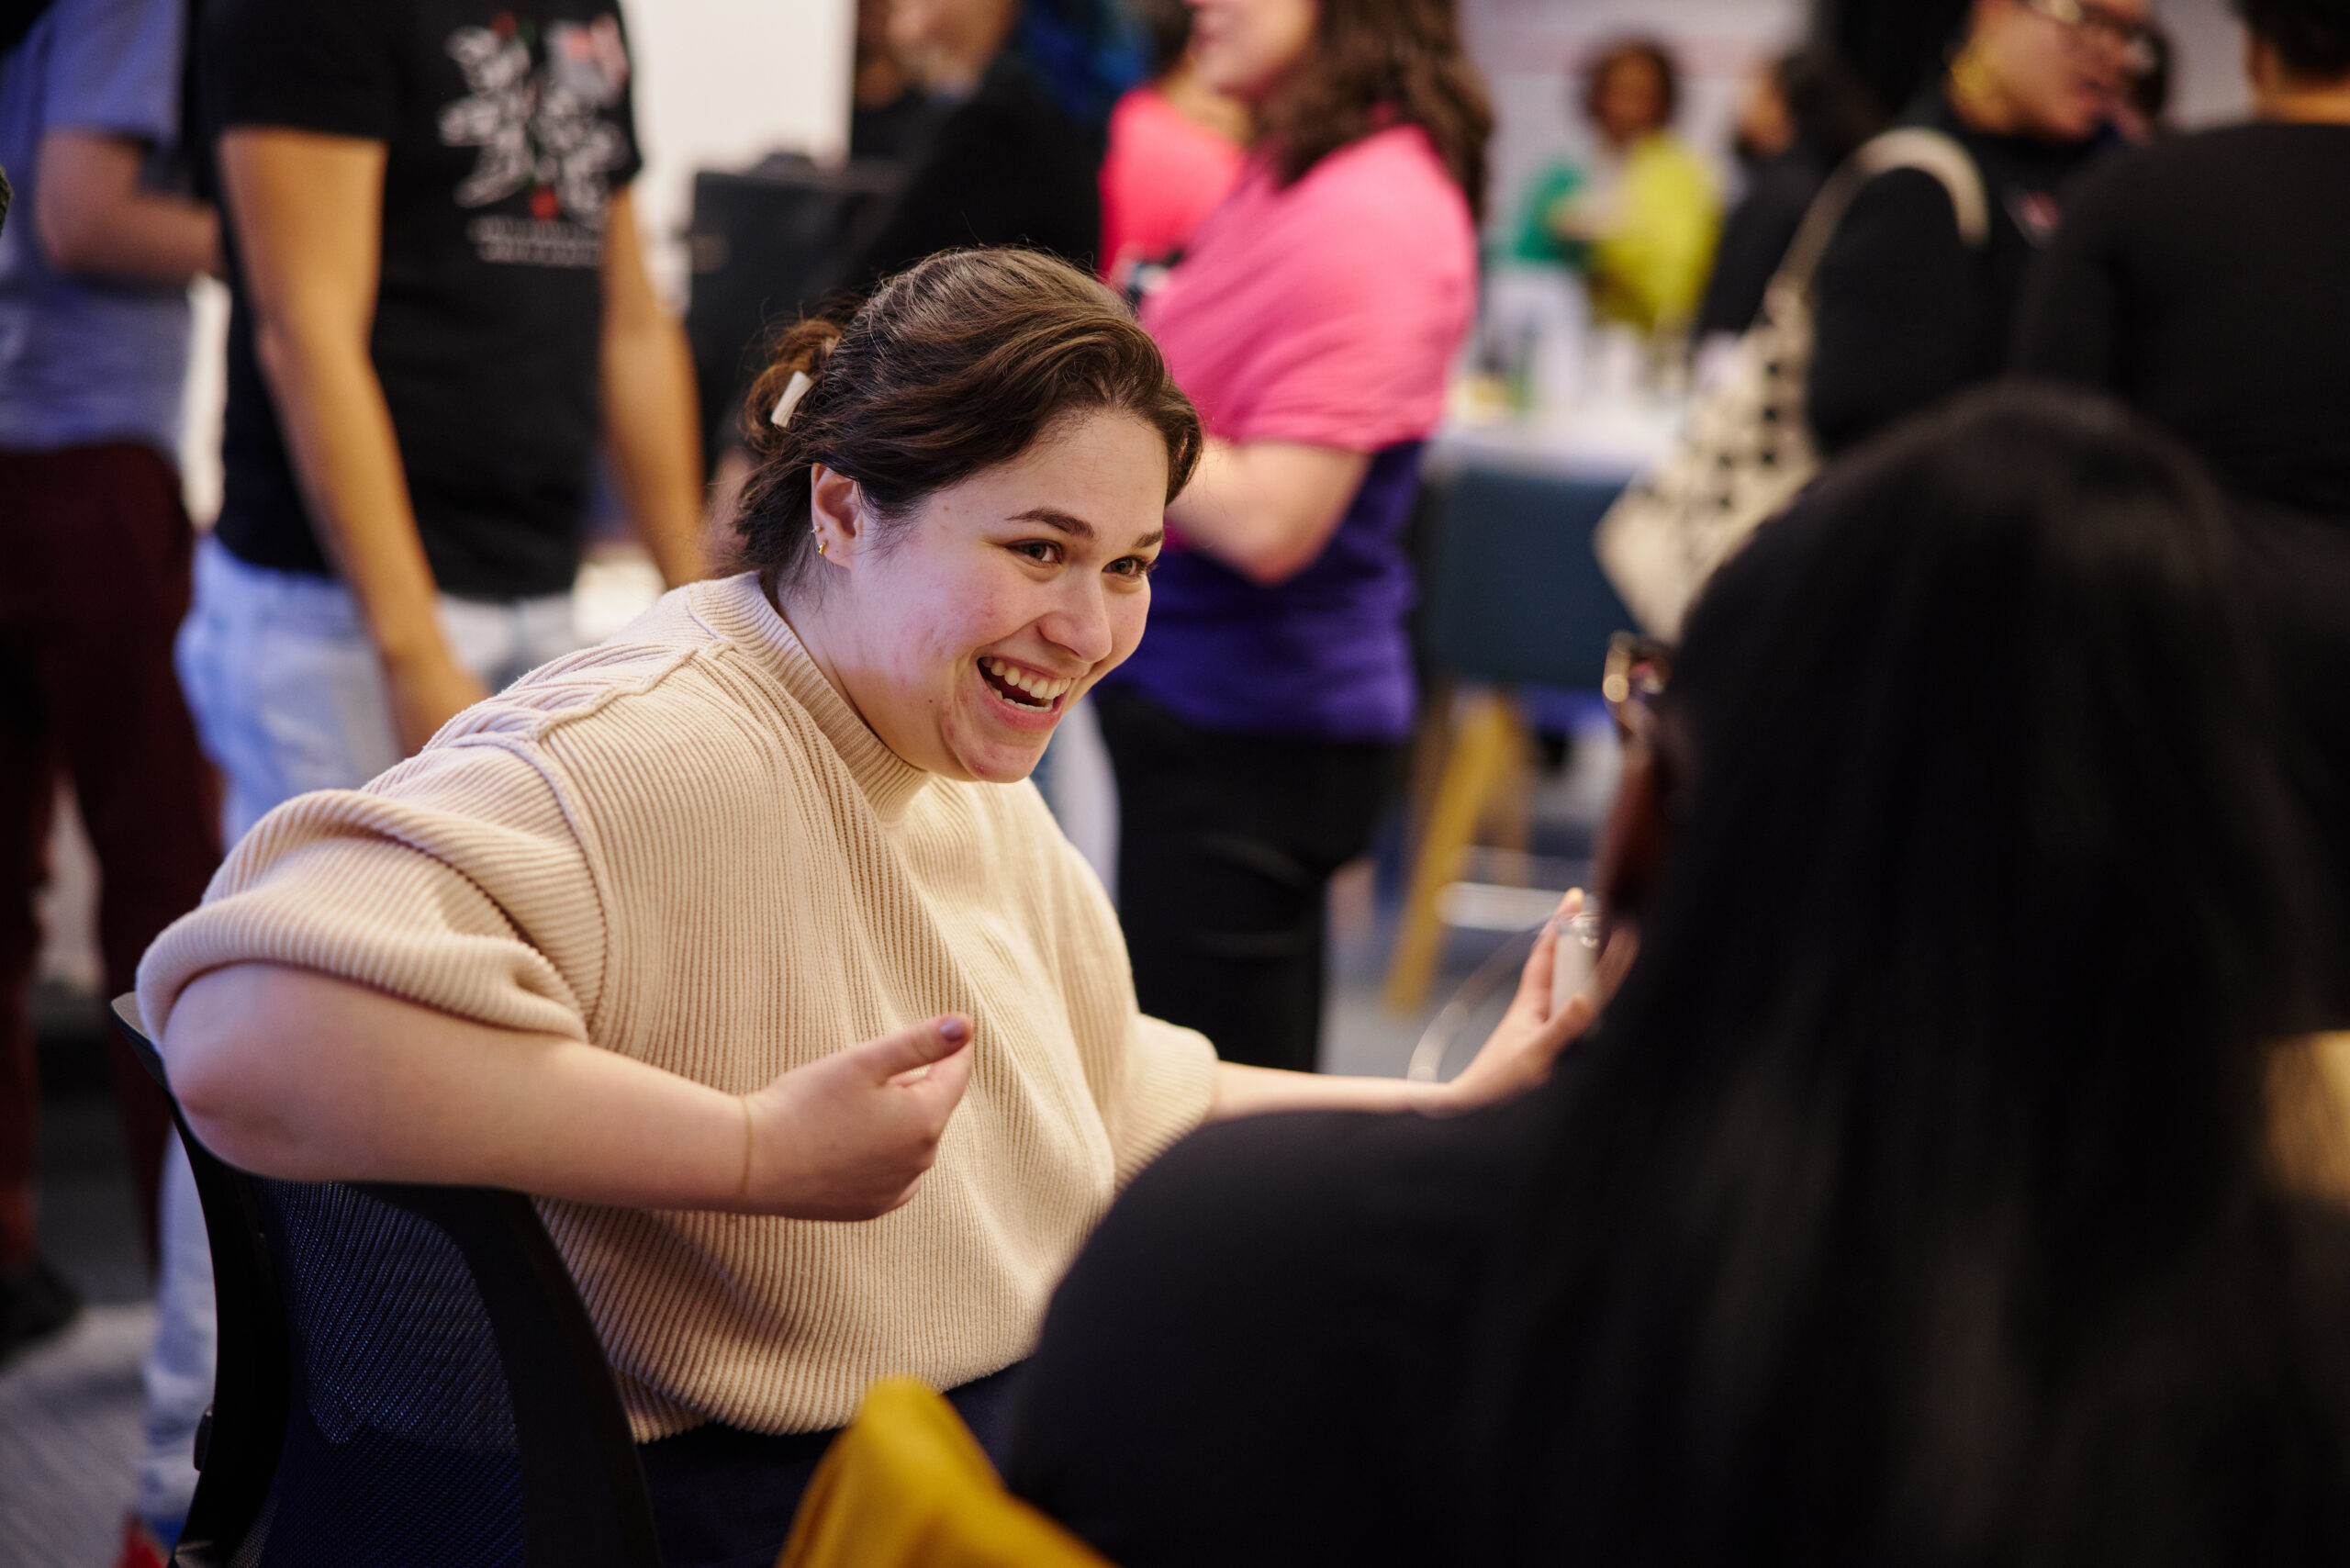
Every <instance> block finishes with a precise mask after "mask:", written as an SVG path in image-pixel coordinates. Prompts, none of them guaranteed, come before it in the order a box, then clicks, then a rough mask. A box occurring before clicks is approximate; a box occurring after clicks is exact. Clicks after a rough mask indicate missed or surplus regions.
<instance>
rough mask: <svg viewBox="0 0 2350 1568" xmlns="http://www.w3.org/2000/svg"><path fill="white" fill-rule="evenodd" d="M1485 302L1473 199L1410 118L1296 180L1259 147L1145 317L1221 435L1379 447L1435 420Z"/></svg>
mask: <svg viewBox="0 0 2350 1568" xmlns="http://www.w3.org/2000/svg"><path fill="white" fill-rule="evenodd" d="M1476 300H1477V234H1476V228H1475V225H1474V224H1473V223H1472V221H1471V220H1470V217H1469V203H1468V199H1467V198H1466V197H1465V196H1462V195H1461V192H1460V187H1459V186H1458V185H1454V184H1453V183H1452V180H1451V177H1450V176H1449V174H1447V173H1446V171H1445V167H1444V163H1443V161H1442V160H1441V159H1439V158H1438V156H1437V151H1436V148H1435V146H1434V145H1433V144H1432V143H1431V142H1430V141H1429V140H1428V138H1427V133H1426V132H1425V131H1423V130H1421V129H1419V127H1417V126H1411V125H1404V126H1393V127H1390V128H1389V129H1385V130H1382V131H1378V132H1375V133H1373V134H1372V135H1370V136H1367V137H1365V138H1363V139H1362V140H1360V141H1357V142H1354V143H1353V144H1351V145H1349V146H1347V147H1342V148H1340V149H1339V150H1338V151H1336V152H1333V153H1331V154H1330V155H1329V156H1327V157H1326V158H1324V159H1323V160H1322V161H1321V162H1318V163H1316V164H1315V165H1314V167H1313V168H1311V169H1309V170H1307V171H1306V173H1305V176H1304V178H1303V179H1301V180H1299V181H1298V182H1297V183H1296V184H1295V185H1291V186H1289V187H1288V188H1287V189H1282V188H1281V185H1279V183H1278V181H1277V179H1276V176H1275V174H1274V172H1273V170H1272V169H1271V167H1270V165H1269V164H1267V163H1266V162H1264V161H1263V160H1261V159H1259V160H1252V161H1251V162H1249V164H1248V168H1247V170H1246V172H1244V173H1243V174H1242V175H1241V178H1240V184H1239V185H1237V186H1236V187H1235V188H1234V189H1233V192H1232V194H1231V195H1230V196H1227V197H1225V201H1224V204H1223V205H1222V206H1221V207H1217V208H1216V209H1215V210H1214V212H1212V213H1210V214H1209V215H1208V218H1207V219H1206V221H1205V222H1203V223H1202V224H1201V225H1200V229H1199V232H1198V233H1197V234H1196V235H1194V236H1193V237H1192V247H1191V250H1190V251H1189V252H1188V253H1186V254H1185V256H1184V258H1183V260H1182V263H1181V264H1180V265H1179V266H1177V267H1176V268H1175V270H1174V271H1173V272H1172V273H1171V274H1169V276H1168V279H1167V283H1166V286H1164V287H1163V288H1161V289H1160V290H1159V291H1158V293H1156V294H1154V295H1152V296H1151V297H1150V298H1149V299H1147V301H1145V302H1144V305H1143V311H1142V319H1143V324H1144V325H1145V326H1147V327H1148V328H1149V329H1150V331H1151V335H1152V336H1153V337H1155V338H1157V339H1158V345H1159V348H1160V349H1161V350H1162V351H1163V352H1164V353H1165V354H1166V356H1167V364H1168V367H1169V369H1170V370H1172V371H1173V372H1174V375H1175V381H1176V384H1177V385H1178V386H1181V387H1182V388H1183V390H1184V391H1185V392H1187V393H1189V394H1191V398H1192V402H1194V403H1196V404H1198V405H1199V409H1200V416H1201V418H1202V419H1203V420H1205V421H1206V424H1207V428H1208V431H1209V433H1210V434H1212V435H1217V436H1222V437H1224V438H1225V439H1226V440H1228V441H1294V442H1307V443H1310V444H1313V445H1316V446H1335V447H1341V448H1344V449H1346V450H1348V451H1350V452H1377V451H1379V450H1380V449H1381V448H1382V447H1387V446H1392V445H1393V444H1395V443H1396V442H1405V441H1421V440H1425V439H1426V438H1427V436H1428V435H1429V434H1430V433H1432V432H1433V431H1435V429H1436V427H1437V422H1438V419H1439V418H1441V416H1442V414H1443V411H1444V388H1445V379H1446V376H1447V375H1448V374H1449V372H1450V370H1451V367H1452V360H1453V355H1454V354H1455V353H1458V352H1459V350H1460V343H1461V341H1462V339H1463V338H1464V337H1465V336H1466V335H1467V334H1468V330H1469V324H1470V318H1471V316H1472V313H1473V312H1474V310H1475V308H1476Z"/></svg>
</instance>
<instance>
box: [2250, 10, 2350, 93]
mask: <svg viewBox="0 0 2350 1568" xmlns="http://www.w3.org/2000/svg"><path fill="white" fill-rule="evenodd" d="M2234 6H2235V13H2236V15H2237V16H2239V17H2243V18H2244V26H2245V27H2246V28H2250V29H2251V30H2252V36H2253V37H2255V38H2256V39H2260V40H2261V41H2263V42H2264V43H2266V44H2267V45H2268V46H2269V47H2270V48H2272V49H2274V50H2276V51H2277V58H2278V59H2280V60H2282V61H2283V62H2285V68H2286V69H2287V70H2288V71H2290V72H2291V73H2293V74H2294V75H2296V76H2300V77H2303V78H2305V79H2307V80H2310V81H2315V82H2333V81H2339V80H2340V79H2341V78H2343V77H2344V76H2350V0H2234Z"/></svg>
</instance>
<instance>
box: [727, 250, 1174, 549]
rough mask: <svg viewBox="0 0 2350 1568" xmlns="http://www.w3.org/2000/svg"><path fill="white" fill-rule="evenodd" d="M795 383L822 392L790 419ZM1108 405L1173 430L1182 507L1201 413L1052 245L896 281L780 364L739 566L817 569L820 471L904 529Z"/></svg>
mask: <svg viewBox="0 0 2350 1568" xmlns="http://www.w3.org/2000/svg"><path fill="white" fill-rule="evenodd" d="M795 375H804V376H806V377H807V378H808V383H807V385H806V386H805V387H804V389H803V390H802V391H801V393H800V397H799V398H798V400H797V402H796V404H795V405H794V406H793V408H792V409H791V414H790V418H789V421H788V422H787V423H786V424H784V425H782V426H778V425H777V424H776V423H775V421H774V410H775V409H776V408H777V407H778V404H779V403H780V402H781V401H782V400H783V399H784V398H785V397H786V396H787V394H788V393H789V389H790V387H791V386H792V378H793V377H794V376H795ZM1096 409H1108V410H1112V411H1114V412H1120V413H1126V414H1131V415H1133V416H1134V417H1135V418H1136V419H1138V420H1142V421H1143V422H1144V423H1145V424H1147V425H1148V426H1150V428H1151V429H1152V430H1153V431H1156V432H1157V433H1158V438H1159V440H1160V441H1161V442H1163V443H1164V444H1165V446H1166V449H1167V498H1168V499H1169V500H1173V499H1174V498H1175V497H1176V495H1177V494H1178V493H1179V492H1180V491H1181V489H1182V488H1183V487H1184V485H1185V484H1186V483H1188V482H1189V481H1190V479H1191V476H1192V469H1193V468H1194V467H1196V466H1197V465H1198V464H1199V459H1200V450H1201V446H1202V444H1203V436H1202V434H1201V430H1200V419H1199V415H1198V414H1197V413H1196V412H1194V411H1193V409H1192V404H1191V400H1190V399H1189V398H1185V397H1184V396H1183V394H1182V391H1181V389H1180V388H1179V387H1177V386H1176V385H1175V382H1174V378H1173V377H1172V376H1170V375H1169V374H1168V371H1167V364H1166V361H1165V360H1163V359H1161V358H1160V357H1159V353H1158V344H1157V343H1156V342H1153V341H1152V340H1151V336H1150V334H1149V333H1148V332H1146V331H1144V330H1143V329H1142V327H1141V326H1140V324H1138V323H1137V322H1136V320H1135V319H1134V314H1133V312H1131V311H1129V310H1128V309H1127V308H1126V306H1125V301H1123V300H1121V299H1120V298H1119V297H1117V296H1116V295H1114V294H1113V293H1111V292H1110V290H1109V288H1108V287H1107V286H1104V285H1103V284H1102V282H1101V280H1100V279H1098V278H1095V277H1093V276H1092V275H1091V274H1087V273H1082V272H1080V271H1078V269H1077V268H1075V267H1073V266H1071V265H1069V263H1067V262H1064V261H1061V260H1059V259H1057V257H1053V256H1047V255H1045V254H1042V253H1041V252H1035V251H1014V250H992V251H942V252H939V253H938V254H937V255H934V256H932V257H930V258H929V259H927V260H925V261H922V262H918V263H915V264H914V265H912V266H911V267H909V268H907V269H906V270H905V271H904V272H901V273H900V274H897V275H896V276H894V277H890V278H887V279H885V280H883V281H882V283H881V284H880V285H879V286H878V287H877V288H875V289H874V291H873V293H872V295H871V297H868V298H867V300H866V301H865V303H864V304H863V305H861V306H859V307H857V308H856V311H855V312H854V313H853V314H851V315H850V316H849V317H848V318H847V319H846V320H845V322H844V323H840V324H835V323H834V322H833V321H831V320H827V319H821V318H820V319H809V320H802V321H800V322H798V323H797V324H795V325H794V326H793V327H791V328H790V329H789V330H788V331H787V332H785V333H784V334H783V336H782V338H781V339H780V340H779V341H778V342H777V343H776V345H775V347H774V348H773V350H772V351H771V352H770V353H769V354H768V356H767V369H766V370H765V371H764V372H763V373H761V375H760V376H759V378H758V381H757V382H756V384H755V385H754V386H753V387H752V388H751V394H750V399H749V402H748V404H747V405H746V406H745V408H744V410H743V431H744V437H745V438H746V440H747V441H748V442H749V444H750V449H751V455H752V458H753V461H754V463H755V467H754V468H753V470H752V473H751V476H750V478H749V479H748V480H747V481H746V482H745V483H744V487H743V497H742V500H741V503H740V506H739V509H738V510H737V512H736V514H735V520H734V532H735V533H736V534H737V535H738V537H739V540H740V543H739V546H738V550H737V554H738V556H739V560H740V565H741V566H744V567H745V568H756V569H757V570H759V571H760V572H762V573H764V574H766V575H767V579H768V580H769V582H770V583H783V584H790V583H794V582H797V581H798V580H800V577H801V576H802V574H804V573H805V572H806V570H807V569H808V565H809V563H810V561H811V560H812V559H813V558H814V555H815V546H814V544H813V543H811V536H810V525H811V515H810V510H809V505H810V498H809V475H810V471H811V469H812V468H813V466H814V465H816V464H819V463H822V464H823V465H825V466H826V467H828V468H830V469H832V470H833V471H834V473H837V474H843V475H845V476H848V477H849V478H851V479H854V480H856V482H857V484H858V486H859V487H861V488H862V489H863V491H864V493H865V498H866V502H867V505H868V506H869V507H870V508H871V509H872V510H873V511H874V512H875V513H876V515H877V516H878V519H879V521H882V522H883V523H885V524H888V523H895V522H899V521H903V520H904V519H905V518H906V517H908V516H909V515H910V514H911V513H912V511H913V510H914V509H915V508H916V507H917V506H919V505H920V504H921V502H922V501H923V499H924V498H927V497H929V496H930V495H932V494H933V493H934V492H936V491H938V490H943V489H946V488H947V487H950V486H953V485H957V484H959V483H961V482H962V481H963V480H965V479H968V478H969V477H971V476H973V475H975V474H977V473H979V471H980V470H981V469H983V468H989V467H992V466H994V465H997V464H1000V463H1009V462H1011V461H1012V460H1013V458H1016V457H1018V456H1019V455H1020V454H1022V453H1024V452H1025V451H1027V450H1028V448H1029V446H1030V445H1031V444H1033V443H1034V442H1035V441H1036V439H1037V438H1038V437H1039V436H1041V435H1044V434H1045V433H1046V431H1049V430H1051V429H1052V428H1053V427H1054V426H1055V425H1056V424H1057V422H1058V421H1060V420H1062V419H1064V418H1066V417H1067V416H1069V415H1071V414H1081V413H1087V412H1091V411H1093V410H1096Z"/></svg>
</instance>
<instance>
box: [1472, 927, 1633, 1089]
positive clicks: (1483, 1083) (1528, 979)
mask: <svg viewBox="0 0 2350 1568" xmlns="http://www.w3.org/2000/svg"><path fill="white" fill-rule="evenodd" d="M1582 912H1583V890H1582V889H1580V888H1578V889H1576V890H1574V891H1572V892H1571V893H1569V894H1568V895H1567V896H1566V897H1565V898H1564V899H1562V900H1561V901H1560V903H1559V913H1557V915H1555V916H1554V917H1553V918H1552V919H1551V921H1550V924H1548V925H1546V926H1544V927H1543V929H1542V935H1540V936H1539V937H1538V938H1536V939H1535V943H1534V951H1533V952H1531V953H1528V954H1527V956H1526V968H1525V969H1521V970H1520V971H1519V972H1518V977H1517V995H1516V998H1514V999H1513V1000H1512V1001H1511V1002H1510V1004H1509V1011H1508V1012H1507V1013H1505V1014H1502V1021H1501V1022H1500V1023H1499V1024H1498V1025H1494V1032H1493V1033H1492V1034H1491V1035H1490V1036H1487V1037H1486V1039H1485V1044H1484V1047H1483V1049H1481V1050H1479V1051H1478V1053H1477V1056H1476V1058H1475V1059H1474V1060H1472V1062H1470V1064H1469V1065H1468V1066H1467V1067H1466V1068H1464V1069H1462V1070H1461V1072H1460V1076H1459V1077H1458V1078H1455V1079H1454V1080H1452V1081H1451V1082H1449V1083H1447V1084H1445V1085H1444V1086H1443V1087H1442V1089H1440V1090H1439V1091H1438V1094H1439V1095H1440V1096H1441V1103H1442V1108H1443V1109H1446V1110H1450V1111H1465V1110H1469V1109H1471V1108H1472V1107H1474V1106H1478V1105H1489V1104H1492V1103H1494V1101H1496V1100H1506V1099H1508V1098H1509V1097H1511V1096H1512V1095H1514V1094H1521V1093H1523V1092H1526V1091H1527V1090H1528V1089H1531V1088H1533V1087H1534V1086H1535V1085H1536V1084H1538V1083H1540V1082H1541V1081H1543V1080H1544V1079H1547V1078H1549V1077H1550V1068H1551V1065H1552V1064H1553V1063H1555V1062H1556V1061H1557V1060H1558V1059H1559V1053H1560V1052H1561V1051H1563V1050H1565V1049H1566V1048H1567V1047H1568V1046H1570V1045H1572V1043H1573V1042H1574V1041H1576V1040H1578V1039H1580V1038H1582V1037H1583V1032H1584V1031H1585V1030H1587V1029H1589V1028H1590V1027H1591V1025H1592V1020H1594V1019H1595V1018H1596V1017H1598V1016H1599V1004H1600V1002H1603V1001H1605V1000H1606V998H1607V997H1608V996H1609V995H1610V994H1612V993H1613V992H1614V991H1615V989H1616V982H1617V980H1620V979H1622V978H1623V973H1624V970H1625V969H1626V968H1628V966H1629V964H1630V962H1631V953H1632V949H1633V947H1634V946H1635V942H1634V939H1633V936H1632V934H1631V933H1630V932H1629V931H1625V930H1618V931H1616V932H1613V933H1611V934H1610V935H1609V937H1608V942H1607V947H1606V951H1605V952H1604V953H1602V954H1601V955H1600V960H1599V963H1598V966H1597V967H1596V968H1595V969H1593V971H1592V976H1591V980H1590V981H1589V982H1588V983H1587V984H1586V985H1585V987H1584V988H1583V990H1582V991H1578V992H1576V993H1575V994H1574V995H1573V996H1572V997H1570V998H1568V999H1567V1003H1566V1005H1565V1006H1564V1007H1561V1009H1559V1010H1558V1012H1556V1013H1555V1014H1554V1013H1552V1012H1551V1010H1550V977H1551V974H1552V972H1553V969H1554V966H1555V965H1556V963H1557V961H1558V948H1559V943H1560V941H1561V939H1562V938H1561V935H1560V927H1561V925H1562V924H1565V923H1566V922H1567V921H1568V920H1570V919H1572V918H1573V917H1574V916H1575V915H1577V914H1580V913H1582Z"/></svg>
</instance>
